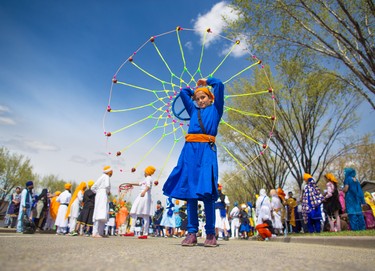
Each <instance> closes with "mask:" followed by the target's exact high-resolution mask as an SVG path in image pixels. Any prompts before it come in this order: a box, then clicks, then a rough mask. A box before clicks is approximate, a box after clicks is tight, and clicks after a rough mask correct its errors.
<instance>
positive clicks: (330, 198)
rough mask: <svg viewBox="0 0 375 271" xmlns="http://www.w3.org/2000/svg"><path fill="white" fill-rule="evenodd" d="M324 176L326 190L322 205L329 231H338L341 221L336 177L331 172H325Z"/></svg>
mask: <svg viewBox="0 0 375 271" xmlns="http://www.w3.org/2000/svg"><path fill="white" fill-rule="evenodd" d="M324 178H325V180H326V188H327V189H326V190H327V192H326V193H325V194H324V200H323V207H324V211H325V212H326V214H327V216H328V221H329V227H330V231H332V232H334V231H340V230H341V221H340V215H339V211H340V210H341V204H340V199H339V190H338V187H337V179H336V178H335V176H334V175H333V174H332V173H327V174H326V175H324ZM335 221H336V227H335Z"/></svg>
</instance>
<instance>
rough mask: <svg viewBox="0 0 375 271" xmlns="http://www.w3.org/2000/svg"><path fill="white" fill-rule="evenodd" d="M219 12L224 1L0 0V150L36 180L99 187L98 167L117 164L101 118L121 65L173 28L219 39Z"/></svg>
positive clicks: (116, 179)
mask: <svg viewBox="0 0 375 271" xmlns="http://www.w3.org/2000/svg"><path fill="white" fill-rule="evenodd" d="M215 5H216V6H215ZM213 7H215V8H214V9H213ZM225 10H227V9H226V8H225V2H220V1H210V0H208V1H200V0H192V1H179V0H163V1H153V0H149V1H147V0H145V1H48V0H39V1H38V0H36V1H26V0H21V1H11V0H5V1H1V2H0V59H1V64H0V87H1V90H0V131H1V132H0V144H1V145H2V146H5V147H7V148H8V149H9V150H10V151H11V152H15V153H18V154H23V155H25V156H26V157H28V158H30V159H31V163H32V165H33V167H34V170H35V172H36V173H38V174H40V175H42V176H43V175H47V174H55V175H58V176H59V177H61V178H63V179H65V180H73V181H76V182H80V181H86V180H89V179H94V180H95V179H97V178H98V176H99V175H100V174H101V169H102V167H103V166H104V165H106V164H112V163H116V162H115V161H112V158H109V157H108V155H107V154H108V144H107V143H106V137H105V136H104V135H103V125H102V119H103V115H104V112H105V108H106V106H107V104H108V97H109V91H110V88H111V79H112V76H113V75H114V74H115V72H116V71H117V69H118V68H119V66H120V65H121V64H122V63H123V62H124V60H126V59H127V58H128V57H129V56H130V55H131V54H132V53H133V52H134V51H135V50H136V49H137V48H139V47H140V46H141V45H142V44H143V43H144V42H145V41H147V40H148V39H149V37H151V36H153V35H156V34H160V33H164V32H166V31H170V30H174V29H175V28H176V26H183V27H185V28H191V29H193V28H194V27H212V28H214V29H215V31H217V32H216V33H217V34H219V33H221V28H222V26H223V23H222V22H221V15H220V14H219V13H218V12H219V11H220V12H223V11H225ZM195 39H196V40H197V41H199V39H200V37H199V36H198V35H196V37H195ZM173 40H175V39H173ZM185 45H186V46H188V44H185ZM185 45H184V46H185ZM171 47H172V46H171ZM174 48H178V47H177V46H174ZM169 62H170V63H172V64H173V60H169ZM155 65H160V63H159V64H155ZM140 80H142V79H140ZM114 99H115V98H114ZM113 102H116V100H114V101H113ZM117 102H119V103H121V100H120V101H118V100H117ZM168 151H169V149H168V150H166V151H161V155H166V153H167V152H168ZM177 155H178V152H177ZM175 158H176V156H173V157H172V158H171V164H170V165H169V167H171V166H172V165H174V164H175V163H176V160H175ZM163 159H164V158H163ZM154 160H156V161H154ZM160 160H161V159H160V157H157V158H155V157H154V158H150V159H148V161H145V163H144V164H142V165H140V169H139V170H137V172H138V173H137V174H133V175H129V176H128V177H124V176H121V175H120V176H117V177H116V175H115V176H113V183H114V184H113V186H114V187H116V186H118V184H119V183H121V182H123V180H125V179H126V180H127V178H132V180H130V181H137V180H139V179H140V178H142V174H141V172H142V170H141V169H142V167H144V166H147V165H148V164H147V163H149V164H157V161H160ZM158 166H159V165H158ZM169 170H170V168H169ZM166 172H168V169H167V168H166ZM165 174H167V173H165ZM164 177H165V176H164ZM24 181H25V180H20V182H22V183H23V182H24ZM158 189H159V190H161V186H159V187H158Z"/></svg>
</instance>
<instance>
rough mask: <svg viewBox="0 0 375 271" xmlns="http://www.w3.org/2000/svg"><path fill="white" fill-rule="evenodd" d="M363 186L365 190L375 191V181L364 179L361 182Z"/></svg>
mask: <svg viewBox="0 0 375 271" xmlns="http://www.w3.org/2000/svg"><path fill="white" fill-rule="evenodd" d="M361 188H362V191H363V192H366V191H368V192H370V193H372V192H375V181H363V182H362V183H361Z"/></svg>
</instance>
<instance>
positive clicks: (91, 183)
mask: <svg viewBox="0 0 375 271" xmlns="http://www.w3.org/2000/svg"><path fill="white" fill-rule="evenodd" d="M94 183H95V182H94V181H93V180H90V181H88V182H87V184H88V186H89V188H91V186H93V185H94Z"/></svg>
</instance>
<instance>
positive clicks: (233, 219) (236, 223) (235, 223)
mask: <svg viewBox="0 0 375 271" xmlns="http://www.w3.org/2000/svg"><path fill="white" fill-rule="evenodd" d="M249 208H250V207H249ZM239 214H240V209H239V208H238V202H237V201H236V202H234V206H233V209H232V210H231V211H230V213H229V218H230V231H231V234H232V236H231V239H235V238H236V239H238V232H239V228H240V219H239Z"/></svg>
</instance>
